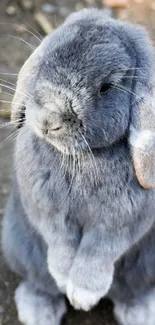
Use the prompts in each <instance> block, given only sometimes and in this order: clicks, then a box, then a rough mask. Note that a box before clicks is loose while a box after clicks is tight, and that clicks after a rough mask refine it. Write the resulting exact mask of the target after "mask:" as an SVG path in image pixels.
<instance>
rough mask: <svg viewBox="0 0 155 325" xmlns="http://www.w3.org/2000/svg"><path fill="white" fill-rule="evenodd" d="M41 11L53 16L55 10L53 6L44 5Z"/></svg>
mask: <svg viewBox="0 0 155 325" xmlns="http://www.w3.org/2000/svg"><path fill="white" fill-rule="evenodd" d="M42 10H43V11H44V12H45V13H47V14H55V13H56V10H57V9H56V6H53V5H51V4H50V3H45V4H44V5H42Z"/></svg>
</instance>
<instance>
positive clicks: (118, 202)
mask: <svg viewBox="0 0 155 325" xmlns="http://www.w3.org/2000/svg"><path fill="white" fill-rule="evenodd" d="M153 56H154V53H153V47H152V45H151V42H150V41H149V37H148V36H147V33H146V32H145V30H144V29H143V28H142V27H139V26H136V25H132V24H130V23H124V22H120V21H118V20H114V19H111V18H108V17H105V16H104V15H103V12H102V11H99V10H97V9H91V10H83V11H81V12H78V13H75V14H72V15H71V16H69V18H68V19H67V20H66V22H65V23H64V24H63V25H62V26H61V27H59V28H58V29H57V30H56V31H54V32H53V33H52V34H51V35H49V36H48V37H46V38H45V39H44V40H43V42H42V43H41V44H40V46H39V47H38V48H37V49H36V50H35V51H34V53H33V54H32V55H31V56H30V58H29V59H28V60H27V61H26V63H25V64H24V66H23V67H22V69H21V71H20V73H19V79H18V83H17V89H16V93H15V96H14V99H13V103H12V121H14V123H15V125H17V127H20V129H19V134H18V137H17V140H16V145H15V159H14V160H15V162H14V175H13V185H12V194H11V196H10V199H9V201H8V205H7V208H6V213H5V218H4V223H3V233H2V246H3V251H4V254H5V256H6V259H7V261H8V263H9V265H10V267H11V269H12V270H13V271H15V272H16V273H18V274H20V275H21V276H22V277H23V278H24V281H23V282H22V283H21V284H20V285H19V287H18V288H17V290H16V293H15V301H16V305H17V310H18V316H19V320H20V321H21V322H22V323H24V324H26V325H59V324H60V323H61V319H62V316H63V315H64V313H65V312H66V304H65V299H64V294H66V295H67V297H68V299H69V301H70V303H71V304H72V305H73V306H74V307H75V308H76V309H83V310H85V311H88V310H90V309H91V308H92V307H93V306H94V305H96V304H97V303H98V301H99V300H100V299H101V298H102V297H104V296H107V297H109V298H110V299H111V300H112V301H113V302H114V313H115V316H116V318H117V320H118V321H119V323H120V324H121V325H155V191H154V190H153V187H154V184H155V171H154V170H155V169H154V166H155V153H154V146H155V109H154V89H153V83H154V62H153V61H154V58H153Z"/></svg>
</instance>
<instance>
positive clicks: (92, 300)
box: [67, 280, 103, 311]
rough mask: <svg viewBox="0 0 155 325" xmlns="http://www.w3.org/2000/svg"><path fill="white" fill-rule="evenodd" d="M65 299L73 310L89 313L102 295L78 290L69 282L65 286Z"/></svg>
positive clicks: (81, 289) (97, 292)
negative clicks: (66, 298)
mask: <svg viewBox="0 0 155 325" xmlns="http://www.w3.org/2000/svg"><path fill="white" fill-rule="evenodd" d="M67 297H68V299H69V301H70V303H71V305H72V306H73V307H74V308H75V309H77V310H80V309H82V310H84V311H89V310H90V309H91V308H92V307H93V306H95V305H96V304H97V303H98V301H99V300H100V299H101V297H103V293H102V292H100V291H96V292H93V291H89V290H87V289H83V288H79V287H77V286H76V285H74V284H73V282H72V281H71V280H69V281H68V285H67Z"/></svg>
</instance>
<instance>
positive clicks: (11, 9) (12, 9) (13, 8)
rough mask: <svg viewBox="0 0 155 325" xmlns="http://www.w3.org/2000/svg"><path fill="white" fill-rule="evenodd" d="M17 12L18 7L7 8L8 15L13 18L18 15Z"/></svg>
mask: <svg viewBox="0 0 155 325" xmlns="http://www.w3.org/2000/svg"><path fill="white" fill-rule="evenodd" d="M16 12H17V7H15V6H8V7H6V13H7V14H8V15H10V16H13V15H15V14H16Z"/></svg>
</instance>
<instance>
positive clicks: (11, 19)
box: [0, 0, 155, 325]
mask: <svg viewBox="0 0 155 325" xmlns="http://www.w3.org/2000/svg"><path fill="white" fill-rule="evenodd" d="M103 2H104V1H103V0H98V1H95V0H85V1H84V0H83V1H75V0H55V1H54V0H53V1H52V0H47V1H43V0H18V1H15V0H13V1H6V0H1V1H0V73H2V72H3V73H4V72H5V73H8V75H0V78H3V79H6V80H8V81H10V82H12V83H15V82H16V76H13V75H11V73H18V71H19V69H20V67H21V66H22V64H23V63H24V61H25V60H26V58H27V57H28V56H29V55H30V54H31V49H30V47H29V46H28V45H27V44H26V43H24V42H23V41H22V40H19V38H21V39H24V41H25V42H29V43H31V44H33V45H34V46H37V45H38V44H39V41H38V39H37V38H36V37H34V36H33V35H32V34H30V33H28V32H26V31H25V28H27V29H31V28H30V26H29V25H31V26H32V28H34V29H35V30H36V32H39V33H41V34H42V35H43V33H42V30H41V28H40V27H39V26H38V24H37V23H36V22H35V21H34V13H35V12H38V11H41V12H42V13H44V14H45V15H46V17H48V19H49V21H50V22H51V24H52V27H53V28H55V27H56V26H57V25H59V24H60V23H61V22H62V21H63V20H64V19H65V17H66V16H67V15H68V14H69V13H70V12H71V11H73V10H79V9H81V8H83V7H86V6H87V7H89V6H94V5H96V6H98V7H102V8H103ZM114 14H115V15H116V14H117V15H118V16H119V17H120V18H121V19H130V20H133V21H135V22H138V23H143V24H145V25H146V26H147V27H148V29H149V31H150V33H151V35H152V38H153V39H154V40H155V33H154V28H155V2H154V1H151V0H145V1H143V0H135V1H130V6H129V8H128V9H126V8H125V9H123V10H115V11H114ZM12 24H17V25H18V26H15V25H12ZM31 31H33V33H36V32H35V31H34V30H32V29H31ZM3 34H4V35H3ZM36 34H37V33H36ZM8 35H11V36H15V37H18V39H16V38H13V37H10V36H8ZM37 36H38V34H37ZM43 36H44V35H43ZM3 82H4V81H3V80H1V81H0V83H3ZM5 91H6V92H9V93H10V95H8V94H4V93H2V88H1V86H0V99H1V100H7V101H10V100H11V98H12V93H13V91H11V90H9V89H6V90H5ZM9 108H10V105H9V103H5V104H4V103H0V110H3V109H9ZM4 122H5V120H4V119H2V118H1V119H0V220H2V215H3V209H4V206H5V204H6V200H7V197H8V194H9V191H10V183H11V169H12V161H13V158H12V153H13V146H14V143H13V141H10V140H6V139H7V137H8V136H10V134H11V133H10V132H11V128H10V127H5V128H1V127H2V124H3V123H4ZM12 132H13V131H12ZM19 280H20V279H19V278H18V277H17V276H16V275H14V274H13V273H12V272H10V271H9V269H8V267H7V266H6V264H5V261H4V258H3V256H2V254H1V255H0V325H19V322H18V320H17V315H16V309H15V305H14V300H13V296H14V290H15V288H16V286H17V284H18V282H19ZM64 323H65V324H66V325H79V324H81V325H116V322H115V321H114V320H113V317H112V304H111V303H110V302H109V301H106V300H103V301H101V302H100V304H99V305H98V306H97V307H96V308H95V309H94V310H93V311H91V312H89V313H83V312H76V311H74V310H73V309H72V308H71V307H70V306H69V312H68V314H67V316H66V318H65V320H64ZM43 325H44V324H43Z"/></svg>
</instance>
